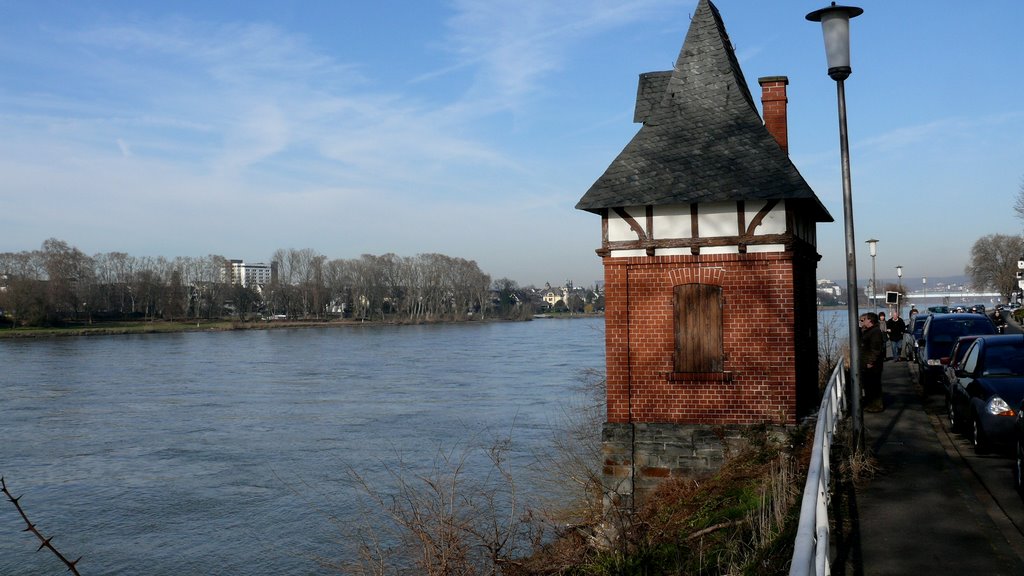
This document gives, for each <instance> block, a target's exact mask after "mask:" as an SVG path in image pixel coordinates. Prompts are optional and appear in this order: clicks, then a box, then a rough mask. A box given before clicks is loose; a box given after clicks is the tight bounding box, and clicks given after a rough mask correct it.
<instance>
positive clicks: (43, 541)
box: [0, 476, 82, 576]
mask: <svg viewBox="0 0 1024 576" xmlns="http://www.w3.org/2000/svg"><path fill="white" fill-rule="evenodd" d="M0 488H2V489H3V493H4V495H5V496H7V499H8V500H10V501H11V503H12V504H14V507H15V508H17V509H18V514H21V519H22V520H24V521H25V526H26V528H25V530H24V531H25V532H31V533H33V534H35V536H36V538H38V539H39V542H40V544H39V548H36V552H38V551H40V550H42V549H43V548H47V549H49V550H50V552H53V554H54V555H55V556H57V558H59V559H60V561H61V562H63V563H64V564H65V565H66V566H67V567H68V571H69V572H71V573H72V574H74V575H75V576H81V575H80V574H79V573H78V568H76V567H75V565H76V564H78V561H79V560H81V559H82V557H81V556H79V557H78V560H75V561H73V562H72V561H71V560H68V559H67V558H65V557H64V555H63V554H61V553H60V550H57V549H56V548H55V547H54V546H53V544H52V543H51V540H53V536H50V537H49V538H46V537H45V536H43V534H42V532H40V531H39V529H38V528H36V525H35V524H33V523H32V521H30V520H29V519H28V515H26V514H25V511H24V510H23V509H22V508H21V504H20V503H19V502H18V501H19V500H21V496H18V497H17V498H15V497H14V496H13V495H11V491H10V490H8V489H7V482H6V481H5V480H4V478H3V476H0Z"/></svg>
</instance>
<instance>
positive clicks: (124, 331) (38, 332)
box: [0, 313, 604, 340]
mask: <svg viewBox="0 0 1024 576" xmlns="http://www.w3.org/2000/svg"><path fill="white" fill-rule="evenodd" d="M603 316H604V314H603V313H583V314H547V315H545V316H544V317H543V318H537V319H538V320H539V319H544V320H571V319H577V318H598V317H603ZM534 319H535V318H534V317H532V316H531V317H528V318H522V319H508V318H484V319H474V318H469V319H465V320H419V321H404V320H392V319H387V320H352V319H344V320H337V319H336V320H249V321H240V320H201V321H199V322H195V321H179V320H126V321H102V322H94V323H91V324H89V323H84V322H79V323H69V324H67V325H65V326H60V327H45V328H11V327H9V326H8V327H4V328H0V340H13V339H23V338H68V337H95V336H123V335H131V334H178V333H184V332H232V331H239V330H280V329H289V328H291V329H296V328H349V327H356V326H422V325H427V324H478V323H487V322H531V321H533V320H534Z"/></svg>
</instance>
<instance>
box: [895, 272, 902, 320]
mask: <svg viewBox="0 0 1024 576" xmlns="http://www.w3.org/2000/svg"><path fill="white" fill-rule="evenodd" d="M896 285H897V286H899V288H897V289H896V312H899V311H900V304H902V303H903V266H897V267H896ZM900 316H902V314H900Z"/></svg>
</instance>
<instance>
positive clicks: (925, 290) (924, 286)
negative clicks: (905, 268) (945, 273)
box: [921, 277, 928, 301]
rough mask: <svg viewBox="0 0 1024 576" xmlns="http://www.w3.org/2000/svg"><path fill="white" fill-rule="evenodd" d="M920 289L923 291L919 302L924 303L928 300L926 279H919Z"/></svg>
mask: <svg viewBox="0 0 1024 576" xmlns="http://www.w3.org/2000/svg"><path fill="white" fill-rule="evenodd" d="M921 287H922V289H923V290H924V297H922V298H921V300H922V301H924V300H927V299H928V278H926V277H922V278H921Z"/></svg>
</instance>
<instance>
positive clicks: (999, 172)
mask: <svg viewBox="0 0 1024 576" xmlns="http://www.w3.org/2000/svg"><path fill="white" fill-rule="evenodd" d="M826 4H827V2H824V1H822V2H806V1H803V0H800V1H786V2H760V1H757V2H755V1H747V0H744V1H740V0H720V1H718V2H716V6H718V8H719V10H720V12H721V13H722V17H723V19H724V21H725V25H726V29H727V30H728V32H729V35H730V37H731V39H732V41H733V44H734V45H735V46H736V49H737V55H738V56H739V60H740V64H741V66H742V68H743V71H744V74H745V76H746V79H747V81H748V83H749V84H750V85H751V90H752V92H753V93H754V94H759V93H760V90H759V88H758V87H757V78H758V77H760V76H771V75H786V76H788V77H789V79H790V85H789V100H790V107H789V130H790V133H789V140H790V155H791V157H792V159H793V161H794V163H795V164H796V166H797V167H798V168H799V169H800V171H801V172H802V173H803V175H804V177H805V178H806V179H807V181H808V182H809V183H810V185H811V186H812V188H814V189H815V191H816V192H817V194H818V196H819V197H820V198H821V199H822V201H823V202H824V204H825V205H826V207H827V208H828V209H829V210H830V212H831V213H832V215H833V216H834V217H835V219H836V222H835V223H833V224H823V225H821V226H820V227H819V229H818V235H819V252H820V253H821V254H822V260H821V262H820V263H819V272H818V275H819V277H831V278H833V279H836V280H841V279H842V277H843V275H844V270H845V259H844V248H843V241H844V234H843V225H842V221H843V212H842V189H841V181H840V173H839V151H838V126H837V124H838V121H837V115H836V97H835V83H834V82H832V81H831V80H830V79H829V78H828V76H827V75H826V70H825V68H826V65H825V56H824V48H823V43H822V39H821V31H820V27H819V25H817V24H815V23H811V22H807V21H806V20H805V19H804V15H805V14H806V13H807V12H810V11H811V10H815V9H817V8H821V7H823V6H825V5H826ZM695 5H696V2H695V1H694V0H687V1H676V0H579V1H571V2H554V1H548V0H546V1H532V0H515V1H511V0H508V1H506V0H479V1H469V0H455V1H447V2H434V1H429V0H423V1H416V2H412V1H396V0H383V1H378V2H341V1H335V0H330V1H327V0H319V1H318V0H309V1H305V2H297V3H285V2H262V1H253V0H247V1H245V2H201V1H181V2H155V1H150V2H146V1H130V2H129V1H120V2H119V1H107V2H88V3H87V2H70V1H67V2H53V1H46V0H40V1H34V2H22V1H20V0H0V13H2V14H3V18H2V19H0V78H2V81H0V134H2V135H3V137H2V138H0V230H2V233H0V251H21V250H34V249H37V248H39V247H40V246H41V244H42V242H43V241H44V240H45V239H47V238H51V237H56V238H60V239H62V240H65V241H67V242H68V243H69V244H71V245H73V246H76V247H78V248H79V249H81V250H82V251H83V252H85V253H87V254H95V253H100V252H110V251H123V252H127V253H129V254H132V255H135V256H166V257H169V258H170V257H174V256H205V255H208V254H220V255H223V256H226V257H228V258H241V259H244V260H247V261H250V262H256V261H266V260H268V259H269V257H270V255H271V254H272V253H273V251H274V250H276V249H278V248H300V249H301V248H312V249H314V250H316V251H318V252H319V253H322V254H324V255H326V256H328V257H330V258H355V257H358V256H359V255H360V254H363V253H373V254H382V253H386V252H394V253H396V254H400V255H405V256H411V255H414V254H418V253H425V252H440V253H444V254H448V255H450V256H458V257H462V258H467V259H472V260H476V261H477V262H478V263H479V264H480V266H481V268H482V269H483V270H484V271H486V272H488V273H489V274H491V275H492V276H493V277H494V278H499V277H505V276H507V277H510V278H513V279H515V280H517V281H519V282H520V283H521V284H537V285H542V284H543V283H544V282H551V283H552V284H556V283H561V282H563V281H564V280H567V279H568V280H572V281H574V282H575V283H577V284H580V285H587V284H592V283H593V282H594V281H596V280H599V279H601V278H602V274H603V273H602V269H601V264H600V259H599V258H598V257H597V256H596V255H595V253H594V249H595V248H597V247H598V246H599V243H600V228H601V227H600V219H599V218H598V217H597V216H595V215H593V214H590V213H586V212H580V211H577V210H575V209H574V208H573V206H574V205H575V203H576V202H577V200H579V198H580V196H582V195H583V193H584V192H586V190H587V188H588V187H589V186H590V185H591V184H592V183H593V181H594V180H595V179H597V177H598V176H600V174H601V173H602V172H603V170H604V169H605V168H606V167H607V165H608V164H609V163H610V162H611V161H612V159H613V158H614V157H615V155H616V154H618V152H619V151H620V150H621V149H622V147H623V146H625V144H626V143H627V142H628V140H629V138H630V137H632V135H633V134H634V133H635V132H636V130H637V129H638V126H637V125H634V124H632V111H633V103H634V99H635V96H636V81H637V76H638V75H639V74H640V73H642V72H648V71H654V70H667V69H670V68H671V66H672V65H673V63H674V61H675V59H676V57H677V55H678V53H679V49H680V47H681V46H682V42H683V39H684V37H685V35H686V31H687V27H688V25H689V16H690V14H691V13H692V12H693V9H694V6H695ZM857 5H859V6H861V7H863V8H864V10H865V12H864V15H863V16H861V17H859V18H856V19H855V20H854V21H853V22H852V41H851V42H852V52H853V55H852V65H853V76H851V78H850V79H849V80H847V83H846V91H847V107H848V113H849V126H850V143H851V164H852V170H853V192H854V216H855V218H856V222H857V228H856V238H857V243H858V244H859V246H858V247H857V250H858V259H859V272H858V274H859V277H860V279H861V280H862V281H863V280H864V279H866V278H867V277H868V275H870V258H869V257H868V254H867V249H866V245H865V244H864V240H867V239H869V238H872V237H874V238H877V239H879V245H878V257H877V268H878V277H879V281H881V280H882V279H883V278H893V279H894V277H895V266H896V265H897V264H900V265H902V266H903V267H904V279H905V280H907V279H909V278H917V277H921V276H931V277H941V276H953V275H959V274H961V273H962V272H963V268H964V264H965V263H966V262H967V259H968V257H969V254H970V248H971V245H972V244H973V243H974V241H975V240H976V239H977V238H979V237H981V236H984V235H986V234H992V233H1002V234H1017V233H1020V231H1021V221H1020V220H1018V219H1017V218H1016V217H1015V215H1014V212H1013V204H1014V200H1015V198H1016V195H1017V192H1018V189H1019V187H1020V185H1021V182H1022V178H1024V161H1022V160H1024V138H1022V136H1024V85H1022V84H1024V83H1022V80H1021V72H1022V66H1021V64H1020V61H1021V60H1022V58H1024V36H1022V35H1021V34H1020V22H1022V21H1024V3H1021V2H1019V0H986V1H985V2H978V3H965V2H952V1H944V0H939V1H930V2H924V1H918V0H913V1H911V0H907V1H902V2H892V1H885V2H883V1H880V0H872V1H864V2H860V3H857Z"/></svg>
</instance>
